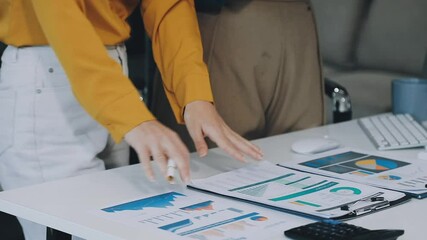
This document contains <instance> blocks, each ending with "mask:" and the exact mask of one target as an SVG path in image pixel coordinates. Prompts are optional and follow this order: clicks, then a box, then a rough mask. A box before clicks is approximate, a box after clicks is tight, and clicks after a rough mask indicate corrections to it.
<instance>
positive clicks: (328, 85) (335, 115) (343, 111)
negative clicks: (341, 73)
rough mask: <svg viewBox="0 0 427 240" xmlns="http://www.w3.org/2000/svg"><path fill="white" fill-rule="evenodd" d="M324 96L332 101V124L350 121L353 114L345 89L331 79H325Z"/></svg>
mask: <svg viewBox="0 0 427 240" xmlns="http://www.w3.org/2000/svg"><path fill="white" fill-rule="evenodd" d="M325 94H326V95H327V96H328V97H329V98H330V99H331V100H332V122H333V123H339V122H344V121H348V120H351V118H352V113H353V112H352V106H351V99H350V95H349V93H348V91H347V89H345V88H344V87H343V86H341V85H340V84H338V83H336V82H334V81H332V80H331V79H328V78H325Z"/></svg>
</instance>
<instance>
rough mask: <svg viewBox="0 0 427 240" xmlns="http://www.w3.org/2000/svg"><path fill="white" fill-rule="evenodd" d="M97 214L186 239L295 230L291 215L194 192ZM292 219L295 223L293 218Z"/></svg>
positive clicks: (225, 239)
mask: <svg viewBox="0 0 427 240" xmlns="http://www.w3.org/2000/svg"><path fill="white" fill-rule="evenodd" d="M94 214H96V215H98V216H100V217H104V218H108V219H110V220H114V221H116V222H120V223H122V224H126V225H129V226H134V227H139V228H141V227H150V228H157V229H158V230H159V231H168V232H169V233H171V234H175V235H176V236H175V237H173V238H174V239H179V236H181V237H186V238H187V239H188V238H190V239H199V240H245V239H261V238H263V239H268V236H269V234H272V235H276V236H277V235H279V236H280V235H282V234H283V229H289V228H291V227H295V226H296V225H298V224H301V223H298V221H296V222H295V221H294V220H292V221H289V220H288V219H289V217H293V216H290V215H289V214H284V213H278V212H276V211H272V210H268V209H263V208H260V207H256V206H252V205H249V204H242V203H241V202H237V201H232V200H230V199H225V198H220V197H217V196H209V195H206V194H200V193H197V192H194V191H186V192H185V193H181V192H174V191H171V192H167V193H163V194H159V195H154V196H149V197H142V198H139V199H135V200H131V201H126V202H123V203H119V204H115V205H112V206H108V207H105V208H102V209H99V210H97V211H96V212H94ZM292 219H295V217H293V218H292Z"/></svg>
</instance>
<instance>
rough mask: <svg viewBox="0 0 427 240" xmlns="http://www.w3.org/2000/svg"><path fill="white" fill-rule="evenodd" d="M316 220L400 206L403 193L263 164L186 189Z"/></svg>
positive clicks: (345, 217) (195, 181)
mask: <svg viewBox="0 0 427 240" xmlns="http://www.w3.org/2000/svg"><path fill="white" fill-rule="evenodd" d="M188 187H189V188H192V189H197V190H201V191H204V192H210V193H214V194H219V195H222V196H227V197H232V198H235V199H239V200H242V201H246V202H250V203H253V204H257V205H261V206H265V207H269V208H273V209H276V210H279V211H283V212H289V213H293V214H298V215H302V216H307V217H312V218H316V219H348V218H353V217H357V216H360V215H363V214H366V213H371V212H374V211H377V210H380V209H384V208H388V207H390V206H393V205H396V204H399V203H402V202H404V201H407V200H409V199H410V197H408V196H406V194H404V193H401V192H396V191H390V190H386V189H381V188H377V187H373V186H368V185H363V184H358V183H354V182H350V181H346V180H340V179H335V178H330V177H326V176H320V175H315V174H311V173H306V172H301V171H296V170H293V169H288V168H283V167H280V166H278V165H275V164H272V163H269V162H266V161H263V162H260V163H256V164H252V165H249V166H246V167H243V168H240V169H236V170H233V171H230V172H225V173H222V174H218V175H214V176H211V177H208V178H204V179H198V180H193V181H192V183H191V184H190V185H189V186H188Z"/></svg>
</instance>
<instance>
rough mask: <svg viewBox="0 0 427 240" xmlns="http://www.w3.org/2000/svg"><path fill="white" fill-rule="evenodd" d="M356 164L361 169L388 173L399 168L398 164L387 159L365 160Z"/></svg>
mask: <svg viewBox="0 0 427 240" xmlns="http://www.w3.org/2000/svg"><path fill="white" fill-rule="evenodd" d="M355 164H356V166H358V167H360V168H363V169H369V170H376V171H387V170H390V169H394V168H397V167H398V164H397V163H395V162H393V161H391V160H385V159H364V160H360V161H357V162H356V163H355Z"/></svg>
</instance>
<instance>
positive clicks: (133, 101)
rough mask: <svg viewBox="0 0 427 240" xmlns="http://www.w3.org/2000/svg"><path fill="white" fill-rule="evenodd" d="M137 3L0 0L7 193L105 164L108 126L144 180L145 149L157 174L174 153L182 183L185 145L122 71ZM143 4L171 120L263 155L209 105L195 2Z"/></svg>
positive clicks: (1, 132) (31, 235)
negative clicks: (135, 155) (130, 150)
mask: <svg viewBox="0 0 427 240" xmlns="http://www.w3.org/2000/svg"><path fill="white" fill-rule="evenodd" d="M138 3H139V1H138V0H131V1H125V0H120V1H119V0H118V1H90V0H82V1H57V0H45V1H40V0H32V1H29V0H13V1H10V0H0V41H2V42H5V43H6V44H8V45H9V46H8V47H7V49H6V50H5V52H4V54H3V56H2V62H3V65H2V69H1V75H0V112H1V115H0V183H1V185H2V187H3V188H4V189H5V190H8V189H13V188H18V187H23V186H27V185H31V184H36V183H41V182H45V181H50V180H54V179H59V178H64V177H69V176H74V175H78V174H83V173H86V172H92V171H98V170H103V169H104V164H103V162H102V161H101V160H100V159H99V158H97V154H98V153H99V152H101V151H102V149H103V148H104V147H105V145H106V142H107V138H108V132H109V133H110V134H111V135H112V137H113V139H114V140H115V141H116V142H120V141H121V140H122V139H124V140H125V141H126V142H128V143H129V144H130V145H131V146H132V147H133V148H134V149H135V150H136V152H137V153H138V156H139V159H140V162H141V164H142V165H143V166H144V169H145V171H146V174H147V176H148V177H149V178H152V179H153V173H152V169H151V163H150V156H152V158H153V159H154V160H156V162H157V164H158V165H159V166H160V168H161V169H162V170H163V171H164V172H165V174H166V168H167V159H168V158H172V159H174V160H175V162H176V164H177V167H178V169H179V171H180V174H181V178H182V179H183V180H184V181H188V180H189V177H190V174H189V153H188V150H187V149H186V148H185V146H184V144H183V143H182V142H181V140H180V139H179V137H178V136H177V135H176V134H175V133H173V131H171V130H170V129H168V128H166V127H165V126H163V125H161V124H160V123H159V122H158V121H156V120H155V118H154V116H153V115H152V114H151V113H150V112H149V111H148V109H147V108H146V106H145V105H144V104H143V103H142V101H141V99H140V95H139V94H138V92H137V90H136V89H135V88H134V87H133V86H132V84H131V82H130V80H129V79H128V78H127V77H126V52H125V49H124V47H123V45H122V43H123V42H124V41H125V40H126V39H127V38H128V37H129V31H130V29H129V26H128V25H127V23H126V18H127V17H128V16H129V15H130V13H131V12H132V11H133V10H134V9H135V7H136V6H137V5H138ZM141 11H142V15H143V18H144V24H145V28H146V31H147V32H148V34H149V35H150V36H151V38H152V40H153V51H154V56H155V59H156V62H157V64H158V66H159V68H160V71H161V73H162V75H163V77H164V83H165V88H166V91H167V92H168V96H169V99H170V101H171V105H172V106H173V110H174V114H175V117H176V118H177V119H178V121H179V122H184V121H185V124H186V125H187V127H188V128H189V129H191V130H192V131H193V133H194V134H195V135H196V138H195V141H197V142H198V144H200V145H203V143H204V139H203V138H204V137H205V136H206V137H209V138H211V139H212V140H213V141H215V142H216V143H217V144H218V145H219V146H220V147H221V148H223V149H224V150H225V151H226V152H228V153H229V154H231V155H232V156H233V157H235V158H236V159H238V160H243V158H244V155H249V156H251V157H253V158H257V159H259V158H261V152H260V150H259V149H258V148H257V147H256V146H254V145H253V144H251V143H250V142H248V141H246V140H245V139H243V138H241V137H240V136H239V135H237V134H236V133H234V132H233V131H232V130H231V129H230V128H229V127H228V126H227V125H226V124H225V123H224V122H223V121H222V119H221V117H220V116H219V115H218V113H217V112H216V110H215V108H214V106H213V105H212V94H211V89H210V85H209V77H208V73H207V69H206V66H205V64H204V63H203V60H202V46H201V42H200V34H199V31H198V26H197V19H196V16H195V11H194V2H193V1H192V0H161V1H159V0H143V1H142V5H141ZM79 103H80V104H81V105H82V106H83V108H82V107H81V106H80V104H79ZM95 120H96V121H95ZM99 123H100V124H99ZM201 154H202V155H205V154H207V147H205V149H204V150H202V152H201ZM165 177H166V176H165ZM41 194H42V193H41ZM21 223H22V225H23V229H24V233H25V236H26V238H27V239H41V238H43V237H45V236H46V234H45V229H44V228H43V227H40V226H37V225H35V224H33V223H29V222H27V221H23V220H21Z"/></svg>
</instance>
